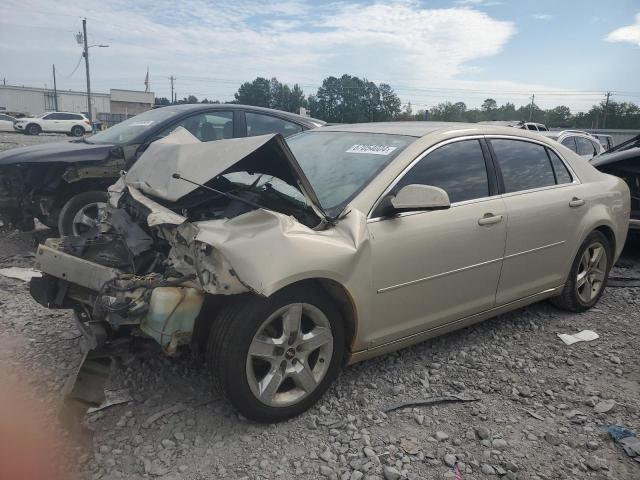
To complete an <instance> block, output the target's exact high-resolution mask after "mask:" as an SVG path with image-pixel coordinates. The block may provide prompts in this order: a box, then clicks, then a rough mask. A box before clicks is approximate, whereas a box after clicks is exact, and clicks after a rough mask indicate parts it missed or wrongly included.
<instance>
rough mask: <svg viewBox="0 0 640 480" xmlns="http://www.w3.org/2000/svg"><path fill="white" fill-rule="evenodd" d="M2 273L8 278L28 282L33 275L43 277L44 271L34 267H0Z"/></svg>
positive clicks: (0, 273)
mask: <svg viewBox="0 0 640 480" xmlns="http://www.w3.org/2000/svg"><path fill="white" fill-rule="evenodd" d="M0 275H2V276H4V277H8V278H15V279H16V280H22V281H23V282H28V281H29V280H31V279H32V278H33V277H41V276H42V273H41V272H39V271H38V270H35V269H33V268H24V267H8V268H0Z"/></svg>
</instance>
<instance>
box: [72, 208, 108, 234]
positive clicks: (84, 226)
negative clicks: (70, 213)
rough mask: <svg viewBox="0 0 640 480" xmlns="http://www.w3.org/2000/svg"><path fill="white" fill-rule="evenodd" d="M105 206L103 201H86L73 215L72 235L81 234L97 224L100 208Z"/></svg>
mask: <svg viewBox="0 0 640 480" xmlns="http://www.w3.org/2000/svg"><path fill="white" fill-rule="evenodd" d="M105 206H106V204H105V203H103V202H95V203H88V204H87V205H85V206H83V207H82V208H81V209H80V210H78V212H77V213H76V214H75V216H74V217H73V223H72V225H71V229H72V232H73V235H82V234H83V233H87V232H88V231H89V230H91V229H93V228H95V227H96V226H97V225H98V215H99V212H100V209H102V208H104V207H105Z"/></svg>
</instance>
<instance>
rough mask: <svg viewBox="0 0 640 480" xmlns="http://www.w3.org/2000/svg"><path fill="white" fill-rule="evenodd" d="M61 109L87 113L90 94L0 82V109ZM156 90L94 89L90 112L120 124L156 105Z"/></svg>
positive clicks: (37, 111)
mask: <svg viewBox="0 0 640 480" xmlns="http://www.w3.org/2000/svg"><path fill="white" fill-rule="evenodd" d="M56 96H57V100H58V108H57V110H59V111H62V112H74V113H84V114H85V115H86V114H87V113H88V111H87V93H86V92H78V91H73V90H58V91H57V93H56V94H54V91H53V90H52V89H48V88H35V87H21V86H16V85H0V111H6V112H8V113H21V114H26V115H39V114H41V113H44V112H50V111H54V110H56V102H55V100H56ZM154 102H155V95H154V93H153V92H141V91H135V90H119V89H114V88H112V89H111V90H110V92H109V93H99V92H91V113H92V114H93V118H94V119H96V120H99V121H103V122H106V123H117V122H118V121H122V120H124V119H125V118H128V117H131V116H133V115H137V114H138V113H142V112H144V111H146V110H150V109H151V108H153V104H154Z"/></svg>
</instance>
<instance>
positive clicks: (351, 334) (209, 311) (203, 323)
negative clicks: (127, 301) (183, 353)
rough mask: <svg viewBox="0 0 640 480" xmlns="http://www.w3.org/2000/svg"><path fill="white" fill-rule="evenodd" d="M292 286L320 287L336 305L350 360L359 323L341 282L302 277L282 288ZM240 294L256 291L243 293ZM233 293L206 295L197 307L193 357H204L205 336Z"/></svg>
mask: <svg viewBox="0 0 640 480" xmlns="http://www.w3.org/2000/svg"><path fill="white" fill-rule="evenodd" d="M294 285H295V286H300V285H306V286H307V287H308V288H316V289H320V290H322V291H323V292H324V293H326V294H327V295H328V296H329V298H331V300H333V302H334V303H335V305H336V306H337V307H338V310H340V314H341V315H342V319H343V321H344V327H345V332H344V340H345V351H346V355H345V359H344V361H345V362H347V361H348V360H349V353H350V352H351V350H352V348H351V347H352V345H353V341H354V339H355V336H356V332H357V325H358V323H357V315H356V309H355V306H354V304H353V300H352V299H351V295H350V294H349V292H348V291H347V290H346V289H345V288H344V287H343V286H342V285H341V284H340V283H338V282H336V281H334V280H330V279H327V278H315V279H308V280H302V281H300V282H295V283H292V284H290V285H287V286H286V287H284V288H283V289H287V288H290V287H292V286H294ZM240 295H256V294H254V293H242V294H240ZM236 296H237V295H210V294H207V295H206V297H205V301H204V304H203V306H202V309H201V310H200V313H199V314H198V317H197V318H196V321H195V323H194V326H193V333H192V335H191V350H192V352H193V353H194V355H195V356H196V358H199V359H202V358H204V354H205V351H206V346H207V339H208V338H209V332H210V331H211V326H212V325H213V322H214V321H215V317H216V316H217V314H218V312H219V311H220V309H221V308H222V307H223V305H225V303H226V302H228V301H229V300H230V299H232V298H234V297H236Z"/></svg>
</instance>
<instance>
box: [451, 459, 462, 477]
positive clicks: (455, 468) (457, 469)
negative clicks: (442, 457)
mask: <svg viewBox="0 0 640 480" xmlns="http://www.w3.org/2000/svg"><path fill="white" fill-rule="evenodd" d="M453 480H463V479H462V471H460V465H458V462H456V464H455V465H454V466H453Z"/></svg>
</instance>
